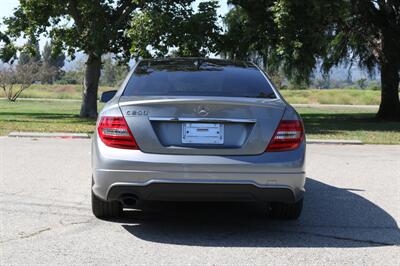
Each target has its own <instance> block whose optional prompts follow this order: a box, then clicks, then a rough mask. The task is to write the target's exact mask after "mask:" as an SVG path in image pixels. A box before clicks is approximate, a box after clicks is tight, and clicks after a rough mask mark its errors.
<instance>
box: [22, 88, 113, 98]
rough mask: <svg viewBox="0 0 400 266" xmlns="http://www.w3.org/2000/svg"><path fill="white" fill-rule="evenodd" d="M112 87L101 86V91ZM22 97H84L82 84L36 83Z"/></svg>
mask: <svg viewBox="0 0 400 266" xmlns="http://www.w3.org/2000/svg"><path fill="white" fill-rule="evenodd" d="M112 89H113V88H112V87H105V86H100V87H99V93H101V92H103V91H107V90H112ZM20 98H48V99H77V100H80V99H82V85H48V84H44V85H40V84H34V85H32V86H31V87H29V88H28V89H26V90H25V91H23V92H22V94H21V96H20Z"/></svg>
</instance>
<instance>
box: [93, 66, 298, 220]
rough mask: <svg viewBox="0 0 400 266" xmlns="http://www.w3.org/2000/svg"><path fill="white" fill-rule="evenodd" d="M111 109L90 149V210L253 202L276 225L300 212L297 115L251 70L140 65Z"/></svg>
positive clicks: (112, 97)
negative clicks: (260, 204)
mask: <svg viewBox="0 0 400 266" xmlns="http://www.w3.org/2000/svg"><path fill="white" fill-rule="evenodd" d="M101 98H102V99H101V100H102V101H103V102H107V104H106V105H105V107H104V108H103V110H102V111H101V113H100V114H99V117H98V121H97V130H96V132H95V134H94V136H93V143H92V168H93V178H92V210H93V213H94V215H95V216H96V217H99V218H111V217H116V216H118V215H120V214H121V213H122V210H123V208H134V206H135V204H136V203H137V201H139V200H142V201H255V202H265V203H267V204H266V206H268V208H267V207H266V209H268V213H269V214H270V215H271V216H272V217H274V218H279V219H297V218H298V217H299V216H300V213H301V210H302V206H303V194H304V183H305V170H304V163H305V147H306V144H305V136H304V128H303V123H302V120H301V118H300V116H299V115H298V114H297V112H296V111H295V110H294V109H293V107H291V106H290V105H289V104H288V103H287V102H286V101H285V100H284V99H283V98H282V96H281V95H280V94H279V92H278V91H277V90H276V89H275V88H274V85H273V84H272V83H271V81H270V80H269V79H268V77H267V76H266V75H265V74H264V73H263V71H261V70H260V69H259V68H258V67H257V66H255V65H254V64H252V63H249V62H240V61H228V60H221V59H207V58H174V59H154V60H142V61H140V62H138V63H137V64H136V66H135V67H134V68H133V70H132V71H131V73H130V74H129V75H128V77H127V78H126V80H125V81H124V83H123V84H122V86H121V88H120V89H119V90H118V91H110V92H106V93H103V94H102V96H101Z"/></svg>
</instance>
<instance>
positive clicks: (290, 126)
mask: <svg viewBox="0 0 400 266" xmlns="http://www.w3.org/2000/svg"><path fill="white" fill-rule="evenodd" d="M303 138H304V130H303V125H302V123H301V121H299V120H282V121H281V122H280V123H279V126H278V128H277V129H276V131H275V134H274V136H273V137H272V140H271V141H270V143H269V145H268V147H267V149H266V151H288V150H294V149H296V148H298V147H299V146H300V144H301V142H302V141H303Z"/></svg>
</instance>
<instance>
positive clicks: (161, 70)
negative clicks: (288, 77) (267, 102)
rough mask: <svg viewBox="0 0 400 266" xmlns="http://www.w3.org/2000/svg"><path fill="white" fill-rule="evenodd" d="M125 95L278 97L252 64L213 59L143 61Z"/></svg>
mask: <svg viewBox="0 0 400 266" xmlns="http://www.w3.org/2000/svg"><path fill="white" fill-rule="evenodd" d="M123 95H124V96H224V97H251V98H276V95H275V93H274V91H273V89H272V88H271V86H270V85H269V83H268V82H267V80H266V78H265V76H264V75H263V74H262V73H261V72H260V71H259V70H258V69H257V68H256V67H254V66H253V65H251V64H247V63H233V62H231V61H224V60H211V59H210V60H200V59H193V60H188V59H185V60H178V59H174V60H162V61H141V62H140V63H139V65H138V66H137V67H136V68H135V71H134V72H133V74H132V76H131V78H130V80H129V82H128V84H127V86H126V88H125V91H124V93H123Z"/></svg>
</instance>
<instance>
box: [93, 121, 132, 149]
mask: <svg viewBox="0 0 400 266" xmlns="http://www.w3.org/2000/svg"><path fill="white" fill-rule="evenodd" d="M97 132H98V134H99V136H100V139H101V140H102V141H103V143H104V144H106V145H107V146H109V147H113V148H120V149H132V150H138V149H139V147H138V145H137V143H136V141H135V138H134V137H133V135H132V132H131V131H130V129H129V127H128V124H127V123H126V121H125V119H124V118H123V117H119V116H104V117H102V118H101V119H100V122H99V125H98V127H97Z"/></svg>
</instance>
